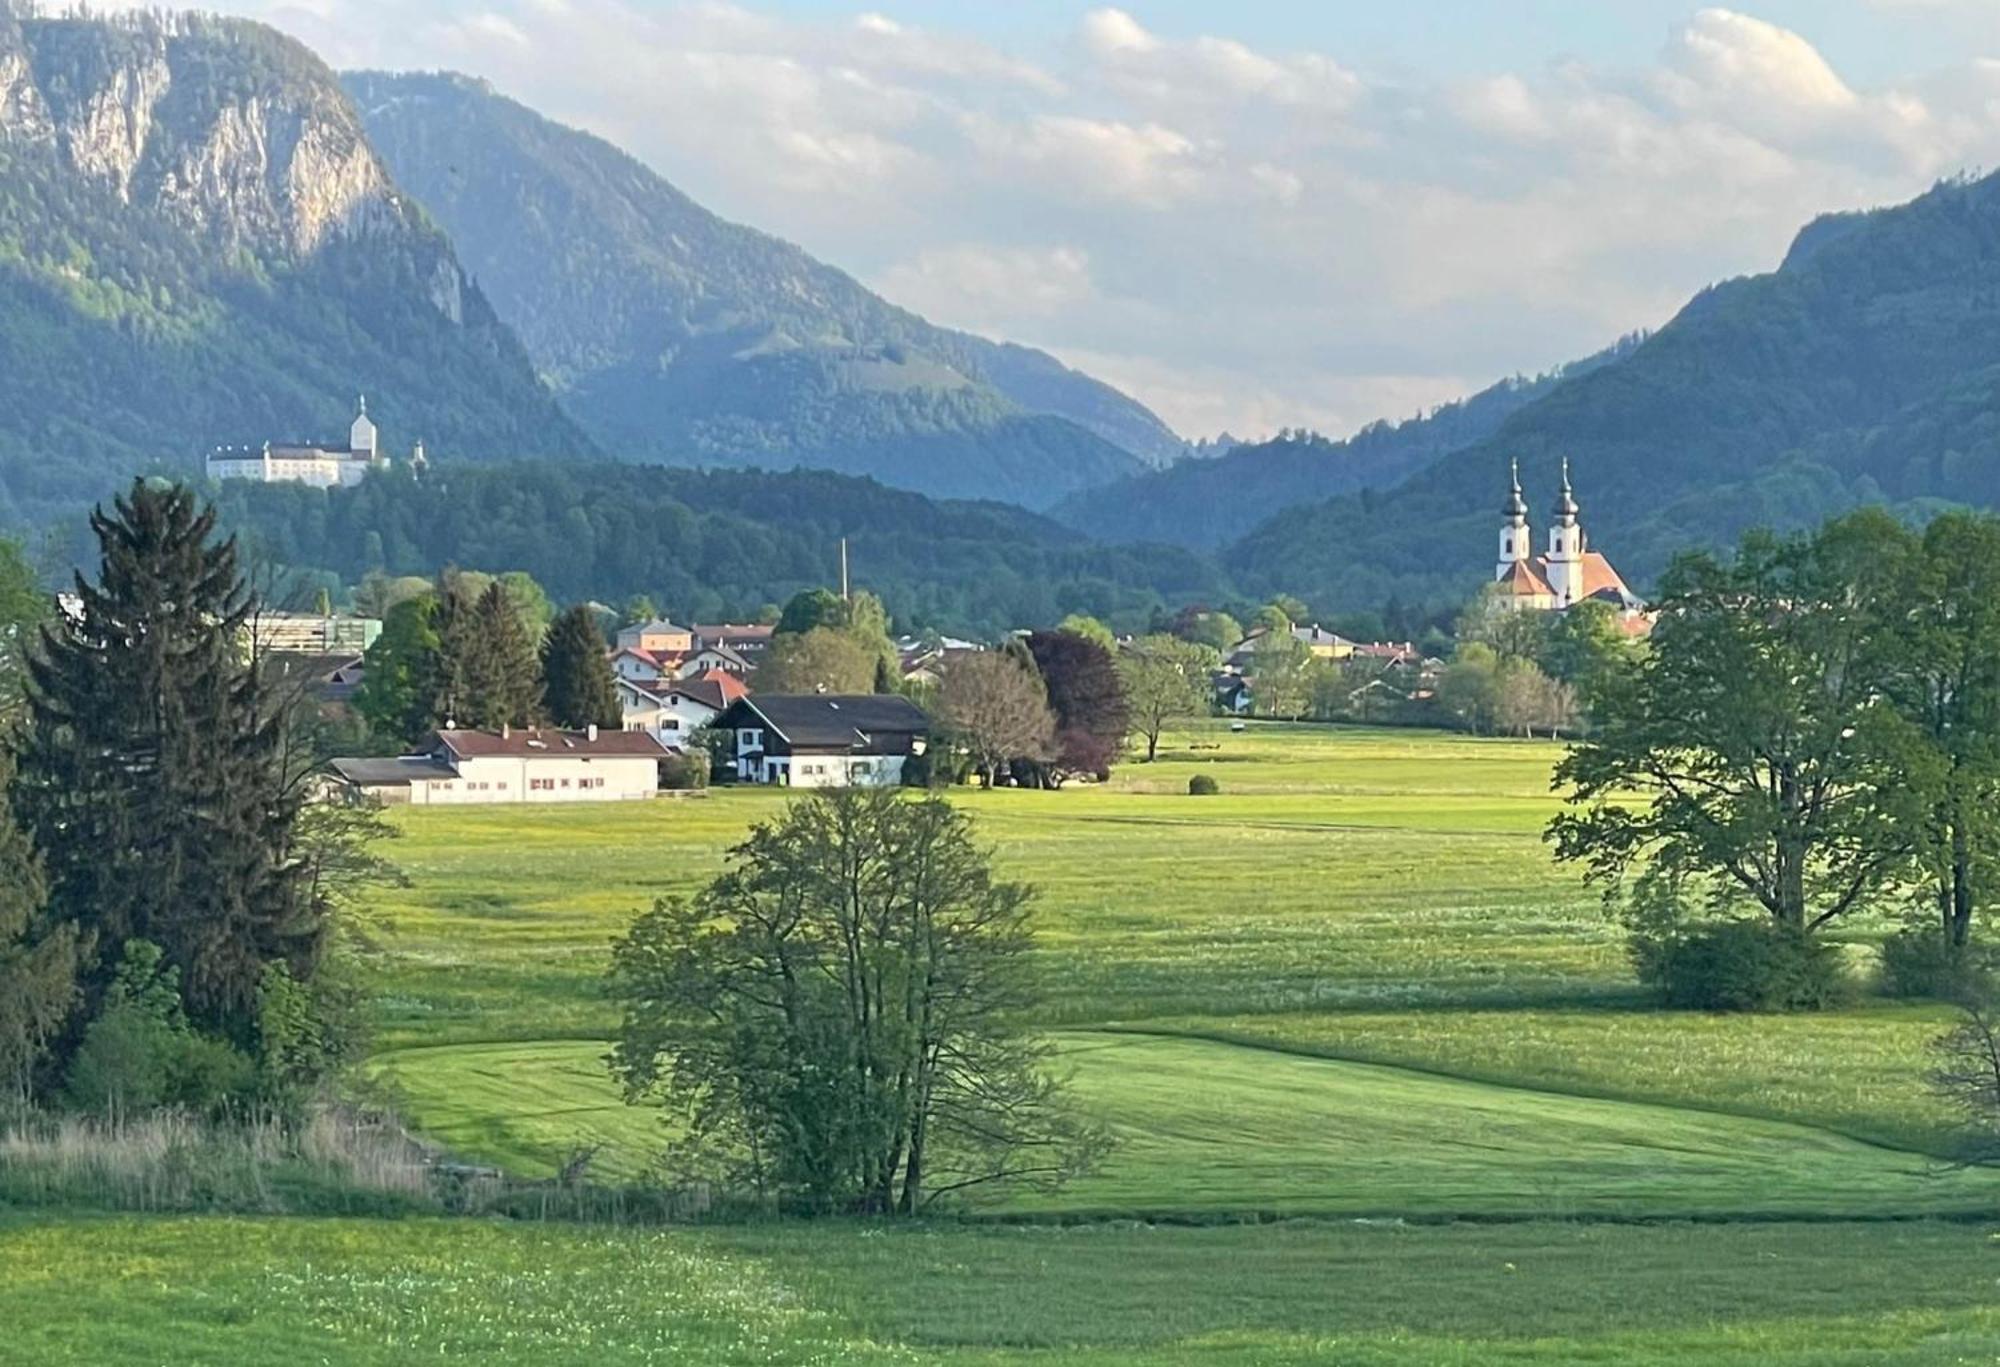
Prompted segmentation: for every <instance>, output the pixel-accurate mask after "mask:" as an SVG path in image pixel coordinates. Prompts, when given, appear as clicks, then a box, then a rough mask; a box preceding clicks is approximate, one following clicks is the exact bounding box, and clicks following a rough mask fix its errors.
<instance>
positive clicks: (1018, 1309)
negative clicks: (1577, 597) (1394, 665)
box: [0, 725, 2000, 1364]
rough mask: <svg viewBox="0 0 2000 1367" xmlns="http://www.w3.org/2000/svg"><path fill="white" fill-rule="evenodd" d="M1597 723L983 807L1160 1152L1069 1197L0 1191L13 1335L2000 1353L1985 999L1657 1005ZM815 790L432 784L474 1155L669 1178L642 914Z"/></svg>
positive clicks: (523, 1352) (418, 1087) (1270, 763)
mask: <svg viewBox="0 0 2000 1367" xmlns="http://www.w3.org/2000/svg"><path fill="white" fill-rule="evenodd" d="M1558 753H1559V750H1558V748H1557V747H1556V746H1554V745H1551V744H1547V743H1530V742H1518V741H1493V740H1469V739H1463V738H1455V737H1445V736H1439V735H1432V734H1420V733H1406V732H1369V731H1353V730H1341V731H1336V730H1329V729H1324V728H1310V727H1303V728H1294V727H1281V726H1253V727H1252V728H1250V729H1249V730H1247V731H1245V732H1240V733H1234V732H1230V731H1228V730H1227V729H1225V728H1223V727H1221V726H1220V725H1217V726H1205V727H1202V728H1200V729H1198V730H1193V731H1190V732H1187V733H1185V734H1181V735H1177V736H1174V737H1172V738H1171V739H1170V743H1169V745H1168V746H1167V748H1166V750H1165V751H1164V753H1163V756H1162V759H1161V760H1160V762H1158V763H1156V764H1152V765H1142V764H1132V765H1128V766H1126V767H1124V768H1123V769H1121V770H1120V772H1119V774H1118V775H1117V777H1116V779H1115V781H1114V782H1112V783H1110V784H1108V785H1104V786H1102V787H1094V786H1093V787H1081V788H1074V789H1071V790H1069V791H1064V792H1057V793H1031V792H997V793H991V794H988V793H964V794H959V795H957V796H956V797H955V799H954V800H956V801H959V802H962V803H963V804H964V805H965V806H966V808H967V809H968V810H969V811H970V812H971V813H972V814H973V817H974V819H975V822H976V827H977V831H978V833H979V836H980V838H981V839H982V840H983V841H984V842H985V843H987V844H988V845H989V846H990V847H991V848H992V850H993V852H994V856H995V859H996V862H997V863H998V865H999V866H1000V867H1001V868H1002V870H1003V871H1004V872H1006V873H1007V874H1009V875H1011V876H1014V877H1018V878H1021V879H1024V880H1027V881H1029V882H1031V883H1032V884H1034V885H1035V886H1036V887H1037V888H1038V889H1039V891H1040V899H1039V904H1038V911H1037V936H1038V940H1037V944H1038V947H1037V950H1036V953H1037V955H1038V957H1039V959H1040V961H1041V965H1042V968H1043V970H1044V978H1045V981H1046V983H1047V986H1048V1001H1047V1004H1046V1008H1045V1011H1044V1018H1043V1019H1042V1020H1041V1021H1040V1022H1039V1023H1040V1024H1041V1025H1042V1026H1043V1027H1044V1028H1045V1029H1046V1030H1047V1032H1048V1033H1049V1036H1050V1038H1051V1039H1052V1040H1053V1042H1054V1043H1055V1045H1056V1047H1057V1059H1058V1064H1059V1066H1060V1067H1061V1068H1062V1069H1063V1070H1064V1071H1065V1072H1067V1073H1068V1074H1069V1075H1070V1077H1071V1079H1072V1081H1073V1085H1074V1088H1075V1091H1076V1095H1077V1097H1078V1099H1079V1103H1080V1104H1081V1105H1083V1106H1084V1107H1086V1108H1087V1109H1088V1110H1089V1111H1090V1112H1091V1113H1092V1115H1093V1116H1094V1117H1095V1118H1096V1119H1097V1120H1099V1121H1100V1122H1101V1123H1102V1124H1103V1125H1104V1126H1105V1127H1106V1128H1107V1129H1109V1131H1110V1132H1111V1133H1112V1134H1113V1135H1114V1136H1115V1138H1116V1140H1117V1144H1116V1147H1115V1148H1114V1149H1113V1151H1112V1152H1111V1154H1110V1156H1109V1157H1108V1158H1107V1159H1106V1161H1105V1162H1104V1163H1103V1165H1102V1166H1101V1167H1100V1169H1099V1170H1098V1171H1096V1172H1094V1173H1092V1174H1091V1175H1089V1176H1087V1177H1086V1178H1084V1179H1082V1180H1080V1181H1078V1182H1077V1183H1075V1184H1074V1185H1072V1186H1071V1187H1070V1188H1068V1189H1066V1190H1064V1191H1062V1192H1059V1193H1055V1194H1048V1195H1043V1194H1035V1195H1026V1194H1021V1195H1016V1196H1013V1197H1011V1198H1009V1199H1008V1200H1006V1201H1003V1202H1002V1203H1000V1204H998V1205H994V1206H982V1207H977V1208H973V1209H971V1210H969V1211H967V1212H965V1213H964V1218H961V1219H956V1220H951V1221H937V1222H927V1223H922V1224H918V1225H915V1226H912V1227H907V1228H897V1227H884V1226H874V1225H856V1224H849V1223H842V1222H833V1223H829V1224H825V1225H819V1226H798V1225H786V1224H777V1225H748V1226H735V1227H715V1226H710V1227H698V1228H682V1229H666V1230H652V1231H637V1230H619V1229H603V1228H595V1227H575V1226H562V1225H544V1224H533V1223H529V1224H513V1225H506V1224H498V1223H494V1222H470V1221H460V1222H453V1221H443V1220H429V1219H408V1220H383V1221H353V1220H318V1221H314V1220H306V1219H291V1218H284V1219H279V1218H273V1219H264V1220H258V1219H235V1218H228V1219H225V1218H220V1217H209V1218H182V1219H136V1218H111V1217H102V1218H99V1217H58V1216H52V1215H49V1214H47V1213H42V1212H17V1213H16V1214H14V1215H13V1216H11V1217H9V1216H7V1215H6V1214H5V1213H4V1212H0V1316H4V1318H5V1320H6V1321H7V1322H9V1323H10V1324H18V1323H24V1322H26V1320H32V1321H33V1331H32V1332H31V1333H29V1334H27V1335H25V1336H22V1335H15V1336H12V1337H8V1336H0V1361H24V1362H25V1361H33V1362H93V1363H95V1362H110V1363H117V1362H128V1361H129V1362H142V1361H159V1360H162V1358H163V1353H162V1350H161V1348H160V1345H161V1344H163V1343H168V1342H171V1343H172V1344H174V1345H177V1349H176V1351H175V1352H174V1353H168V1354H165V1356H166V1357H170V1358H175V1359H177V1360H203V1361H207V1360H217V1361H220V1360H231V1359H234V1360H263V1359H285V1360H289V1359H291V1358H293V1357H300V1358H304V1357H312V1358H313V1359H314V1360H318V1359H319V1358H325V1359H326V1360H330V1361H341V1362H349V1361H353V1362H378V1361H379V1362H401V1361H407V1360H412V1359H414V1358H418V1357H438V1356H457V1355H480V1356H484V1357H491V1358H493V1359H495V1360H501V1361H523V1362H536V1363H544V1362H557V1363H560V1362H571V1361H574V1362H585V1361H588V1362H626V1361H631V1362H646V1361H657V1360H668V1359H678V1360H689V1361H703V1362H707V1361H714V1362H796V1361H816V1362H929V1361H940V1360H942V1361H951V1362H982V1363H984V1362H991V1363H1001V1362H1023V1361H1055V1360H1061V1361H1065V1362H1070V1361H1075V1362H1086V1363H1107V1364H1109V1363H1140V1362H1160V1361H1169V1362H1176V1361H1198V1362H1202V1363H1227V1364H1235V1363H1245V1364H1248V1363H1268V1362H1277V1363H1283V1362H1318V1361H1338V1362H1354V1363H1378V1362H1379V1363H1406V1362H1441V1363H1467V1364H1470V1363H1487V1362H1508V1361H1537V1362H1540V1361H1577V1362H1583V1361H1590V1362H1607V1361H1617V1362H1720V1363H1753V1362H1754V1363H1781V1364H1782V1363H1801V1364H1803V1363H1809V1362H1810V1363H1856V1364H1859V1363H1956V1362H1993V1361H1996V1360H2000V1309H1996V1307H2000V1173H1995V1172H1967V1171H1962V1170H1956V1169H1953V1168H1951V1167H1949V1166H1948V1165H1947V1164H1945V1163H1943V1162H1941V1161H1940V1156H1941V1155H1942V1154H1943V1153H1944V1152H1945V1148H1946V1144H1947V1140H1948V1134H1947V1123H1948V1117H1947V1116H1946V1115H1945V1114H1944V1113H1943V1112H1942V1111H1941V1110H1940V1109H1939V1108H1938V1106H1937V1105H1936V1103H1935V1102H1934V1101H1933V1100H1932V1099H1931V1098H1930V1097H1929V1096H1928V1095H1927V1094H1926V1092H1925V1089H1924V1085H1923V1082H1922V1074H1923V1070H1924V1067H1925V1057H1924V1050H1925V1045H1926V1042H1927V1041H1928V1040H1929V1039H1930V1038H1932V1037H1933V1036H1935V1035H1936V1034H1937V1033H1938V1032H1939V1031H1940V1029H1941V1028H1943V1025H1944V1024H1945V1022H1946V1021H1947V1020H1948V1019H1949V1017H1948V1014H1947V1013H1946V1012H1945V1011H1943V1010H1942V1009H1940V1008H1935V1007H1924V1006H1905V1005H1891V1004H1886V1003H1882V1002H1879V1001H1873V1000H1871V999H1869V998H1867V997H1865V996H1863V997H1861V998H1859V999H1858V1000H1857V1003H1856V1004H1855V1005H1854V1006H1852V1007H1850V1008H1848V1009H1846V1010H1842V1011H1838V1012H1833V1013H1829V1014H1824V1015H1817V1016H1797V1017H1775V1018H1774V1017H1733V1016H1708V1015H1696V1014H1687V1013H1668V1012H1661V1011H1657V1010H1655V1009H1653V1008H1652V1007H1651V1006H1650V1005H1649V1003H1648V1002H1647V1000H1646V998H1645V996H1644V994H1643V993H1642V992H1641V991H1640V989H1639V988H1638V986H1637V984H1636V983H1635V982H1634V981H1633V978H1632V974H1631V971H1630V968H1629V965H1628V963H1627V961H1626V958H1625V953H1624V946H1623V942H1622V935H1621V933H1620V931H1619V928H1618V927H1617V926H1616V924H1615V923H1614V922H1612V921H1611V920H1610V919H1609V918H1608V917H1607V915H1606V913H1605V911H1604V909H1603V907H1602V905H1601V903H1600V900H1599V898H1598V897H1597V895H1596V893H1595V892H1594V891H1592V890H1591V889H1588V888H1585V887H1584V886H1582V884H1581V883H1580V881H1579V880H1578V879H1577V878H1576V877H1575V876H1574V874H1573V873H1571V872H1569V871H1567V870H1561V869H1558V868H1556V867H1555V866H1554V865H1553V864H1552V863H1551V862H1550V859H1549V854H1548V850H1547V848H1546V847H1545V846H1544V844H1543V842H1542V839H1541V830H1542V828H1543V826H1544V825H1545V823H1546V822H1547V820H1548V818H1549V816H1550V815H1551V813H1552V812H1553V811H1554V810H1555V809H1556V806H1557V801H1558V798H1557V795H1555V794H1553V793H1551V791H1550V789H1549V772H1550V768H1551V765H1552V764H1553V762H1554V760H1555V759H1556V757H1557V755H1558ZM1202 772H1205V773H1209V774H1212V775H1214V776H1215V777H1216V778H1217V779H1218V780H1219V782H1220V784H1221V788H1222V791H1221V793H1220V794H1219V795H1218V796H1214V797H1190V796H1188V795H1187V792H1186V788H1187V780H1188V778H1189V777H1190V776H1191V775H1193V774H1195V773H1202ZM785 800H786V799H785V796H784V795H783V794H780V793H773V792H764V791H718V792H713V793H710V794H707V795H703V796H698V797H688V798H681V799H674V800H662V801H659V802H655V803H648V804H636V805H630V806H608V807H602V808H595V809H592V808H584V807H572V808H553V807H549V808H536V807H527V808H512V809H488V810H483V811H481V810H461V811H446V810H437V811H404V812H400V813H398V814H397V815H396V817H395V820H396V824H397V826H398V828H399V829H400V832H401V838H400V839H399V840H398V841H397V842H396V843H395V845H394V847H393V848H392V850H391V851H390V853H391V855H392V856H393V857H394V858H395V859H396V861H397V862H398V863H399V864H400V865H401V866H402V867H403V869H404V871H405V872H406V874H407V875H408V878H409V883H408V886H407V887H403V888H399V889H395V890H392V891H388V892H385V893H384V894H382V895H381V896H380V898H379V902H380V905H379V906H378V908H377V909H376V913H375V925H374V938H375V940H376V942H377V944H378V946H379V954H380V978H381V993H380V996H379V998H378V1001H377V1005H376V1008H375V1009H376V1016H377V1020H376V1023H377V1027H378V1037H377V1044H378V1052H377V1054H376V1056H375V1057H374V1059H373V1061H372V1063H371V1071H372V1074H373V1076H374V1078H375V1079H376V1080H377V1081H378V1082H379V1084H380V1085H381V1087H382V1089H383V1090H384V1091H385V1092H386V1093H387V1094H388V1095H390V1096H392V1097H393V1098H394V1099H395V1101H396V1103H397V1105H398V1106H399V1108H400V1110H401V1111H402V1113H403V1114H404V1116H405V1117H406V1118H407V1119H408V1120H409V1121H410V1122H411V1123H412V1124H413V1125H414V1126H415V1127H416V1128H417V1129H418V1130H420V1131H421V1132H422V1133H423V1134H425V1135H426V1136H427V1137H428V1138H430V1139H431V1140H432V1141H434V1142H436V1143H438V1144H440V1145H441V1146H443V1147H445V1148H446V1149H448V1150H449V1151H450V1152H452V1153H453V1154H454V1155H456V1156H458V1157H461V1158H464V1159H467V1160H470V1161H475V1162H480V1163H489V1164H493V1165H497V1166H500V1167H502V1168H505V1169H507V1170H508V1171H510V1172H512V1173H515V1174H518V1175H520V1176H523V1177H528V1178H538V1177H546V1176H548V1175H550V1174H551V1173H553V1172H554V1171H555V1169H556V1168H557V1167H558V1166H560V1165H561V1164H562V1163H563V1162H564V1160H565V1159H566V1158H568V1157H569V1156H570V1155H572V1154H574V1153H576V1152H577V1151H579V1150H580V1149H585V1148H589V1149H592V1150H594V1151H595V1155H596V1156H595V1158H594V1159H593V1166H592V1169H591V1171H592V1175H593V1176H594V1177H595V1178H596V1179H598V1180H604V1181H623V1180H629V1179H636V1178H640V1177H642V1176H644V1175H646V1174H647V1172H648V1171H649V1168H650V1166H651V1165H652V1163H653V1161H654V1155H655V1154H656V1153H657V1152H658V1150H659V1148H660V1147H661V1145H662V1142H663V1140H664V1138H665V1134H664V1131H663V1129H662V1121H661V1119H660V1117H659V1115H658V1113H657V1112H654V1111H649V1110H644V1109H634V1108H631V1107H627V1106H626V1105H624V1104H623V1103H622V1101H621V1099H620V1098H619V1096H618V1093H617V1091H616V1089H615V1087H614V1086H613V1085H612V1083H611V1081H610V1079H609V1077H608V1075H607V1073H606V1071H605V1067H604V1062H603V1056H604V1053H605V1050H606V1048H607V1043H606V1041H607V1037H608V1034H609V1031H610V1029H611V1027H612V1025H613V1023H614V1022H613V1016H612V1012H611V1008H610V1006H609V1004H608V1003H607V1002H606V1001H605V999H604V998H603V996H602V995H601V993H600V990H599V986H598V984H599V979H600V976H601V973H602V971H603V968H604V965H605V963H606V961H607V958H608V945H609V942H610V940H611V938H612V937H613V936H614V935H616V934H617V933H619V931H620V930H621V929H622V928H623V927H624V925H625V924H626V922H627V921H628V920H629V918H630V917H631V916H632V915H633V914H634V913H635V912H636V911H638V910H639V909H640V908H642V907H644V906H645V905H647V904H648V903H650V902H651V901H652V900H653V899H654V898H656V897H659V896H663V895H670V894H675V893H687V892H692V891H695V890H696V889H698V888H699V887H700V886H701V885H702V884H703V883H704V882H705V881H706V880H707V879H708V878H710V877H712V876H713V875H714V873H715V872H716V871H717V870H718V869H719V868H721V866H722V863H723V858H724V852H725V851H726V849H727V847H728V846H729V845H730V844H732V843H733V842H734V841H735V840H736V839H738V838H739V837H740V836H741V835H742V834H743V833H744V832H745V831H746V830H747V828H748V827H749V826H750V824H751V823H753V822H754V821H756V820H758V819H759V818H761V817H763V816H766V815H769V814H772V813H774V812H775V811H776V810H777V809H778V806H779V805H780V804H781V803H783V802H784V801H785ZM1871 917H1872V919H1871ZM1871 917H1863V918H1860V919H1857V920H1856V921H1855V922H1854V923H1853V924H1851V925H1849V926H1846V927H1844V928H1843V929H1842V930H1841V932H1840V938H1841V942H1842V943H1843V945H1844V946H1845V951H1846V953H1848V955H1849V956H1850V957H1851V959H1852V963H1853V967H1854V969H1855V971H1856V974H1857V976H1858V977H1863V976H1865V975H1866V973H1867V972H1868V970H1869V968H1870V965H1871V962H1872V956H1873V952H1874V945H1875V943H1876V942H1877V941H1878V940H1879V938H1880V936H1881V935H1882V934H1883V933H1884V931H1885V930H1886V929H1887V928H1888V921H1887V918H1886V914H1885V912H1884V910H1882V909H1878V910H1876V911H1875V912H1873V913H1871ZM8 1298H11V1299H12V1302H13V1303H12V1304H9V1303H7V1301H8ZM30 1310H32V1311H33V1313H32V1314H29V1313H28V1312H29V1311H30ZM24 1316H25V1320H24Z"/></svg>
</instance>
